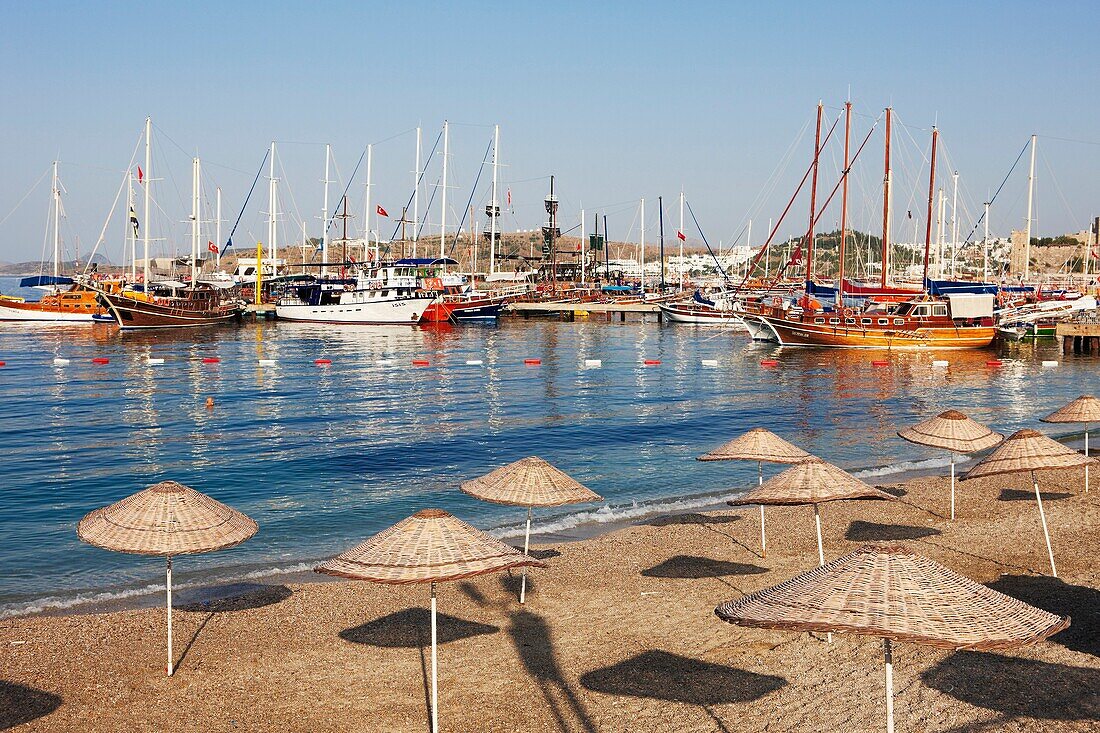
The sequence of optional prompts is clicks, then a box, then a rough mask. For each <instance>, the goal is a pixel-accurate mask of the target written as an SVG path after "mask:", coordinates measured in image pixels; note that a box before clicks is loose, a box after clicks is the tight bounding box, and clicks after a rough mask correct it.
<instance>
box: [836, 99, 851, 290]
mask: <svg viewBox="0 0 1100 733" xmlns="http://www.w3.org/2000/svg"><path fill="white" fill-rule="evenodd" d="M851 132H852V103H851V102H845V103H844V173H843V174H842V175H843V176H844V178H843V179H842V186H843V193H842V195H841V203H840V272H839V273H838V275H837V281H836V297H837V303H839V304H840V305H844V240H845V239H846V238H847V236H848V166H849V162H848V150H849V141H850V139H851Z"/></svg>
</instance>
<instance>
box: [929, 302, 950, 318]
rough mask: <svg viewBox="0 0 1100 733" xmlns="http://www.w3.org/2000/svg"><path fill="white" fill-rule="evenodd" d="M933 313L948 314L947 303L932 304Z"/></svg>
mask: <svg viewBox="0 0 1100 733" xmlns="http://www.w3.org/2000/svg"><path fill="white" fill-rule="evenodd" d="M932 315H934V316H946V315H947V305H946V304H942V305H941V304H939V303H937V304H936V305H934V306H932Z"/></svg>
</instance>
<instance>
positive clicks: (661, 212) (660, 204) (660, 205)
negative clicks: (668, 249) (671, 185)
mask: <svg viewBox="0 0 1100 733" xmlns="http://www.w3.org/2000/svg"><path fill="white" fill-rule="evenodd" d="M657 223H658V227H659V228H658V230H657V231H658V235H659V236H660V238H661V292H662V293H663V292H664V291H665V204H664V200H663V199H662V198H661V197H660V196H658V197H657Z"/></svg>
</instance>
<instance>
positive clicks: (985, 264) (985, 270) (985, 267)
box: [982, 201, 989, 282]
mask: <svg viewBox="0 0 1100 733" xmlns="http://www.w3.org/2000/svg"><path fill="white" fill-rule="evenodd" d="M982 222H983V225H984V230H983V231H982V282H988V281H989V202H988V201H987V202H986V203H985V216H983V217H982Z"/></svg>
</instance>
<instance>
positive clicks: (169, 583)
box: [164, 555, 173, 677]
mask: <svg viewBox="0 0 1100 733" xmlns="http://www.w3.org/2000/svg"><path fill="white" fill-rule="evenodd" d="M164 576H165V582H164V587H165V588H166V589H167V590H168V599H167V600H168V676H169V677H171V676H172V672H173V670H172V556H171V555H169V556H168V569H167V570H166V571H165V574H164Z"/></svg>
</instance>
